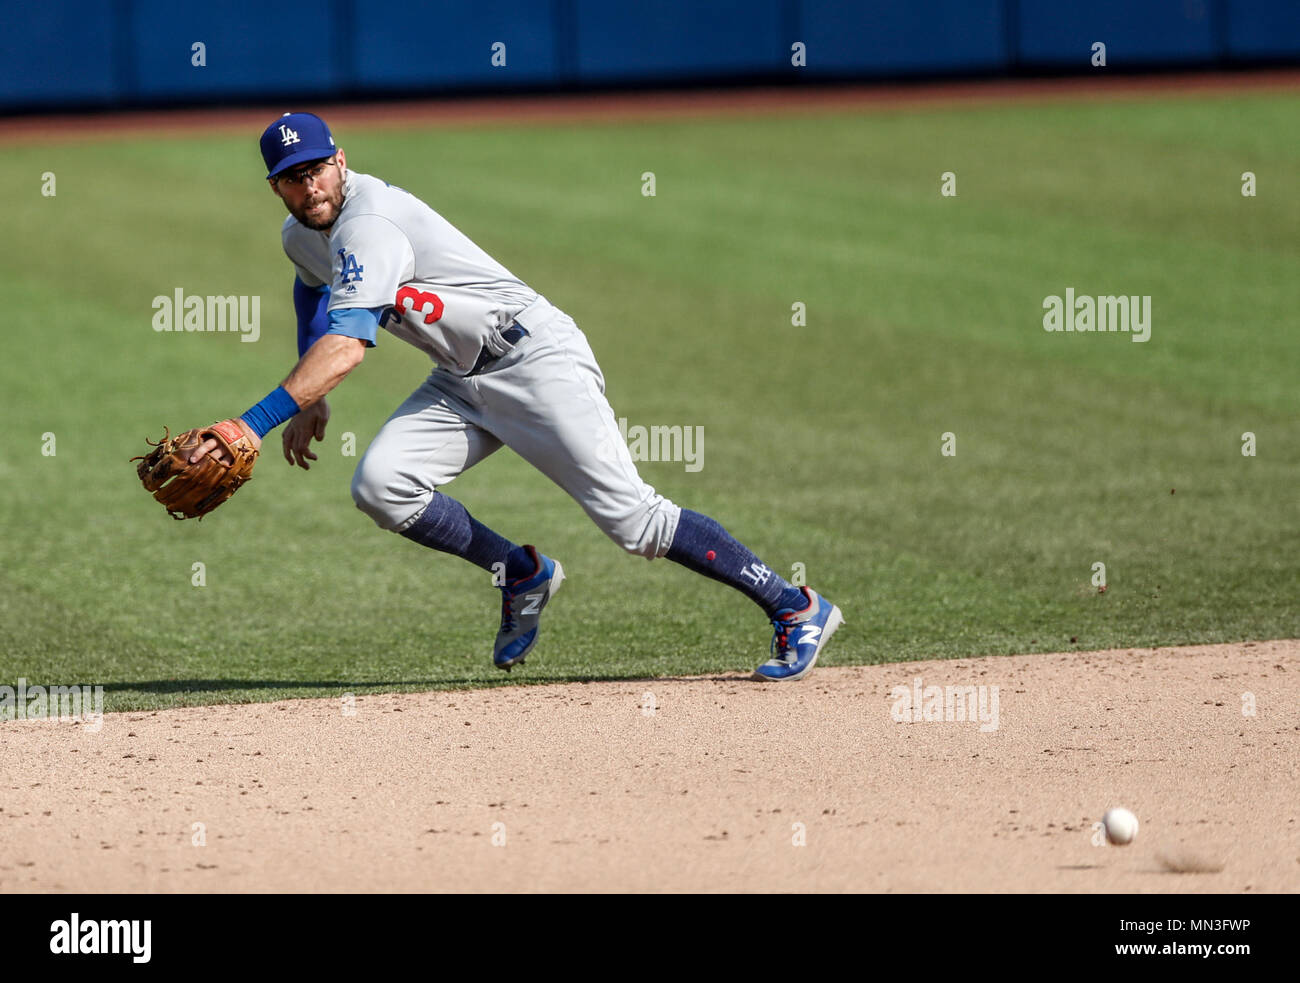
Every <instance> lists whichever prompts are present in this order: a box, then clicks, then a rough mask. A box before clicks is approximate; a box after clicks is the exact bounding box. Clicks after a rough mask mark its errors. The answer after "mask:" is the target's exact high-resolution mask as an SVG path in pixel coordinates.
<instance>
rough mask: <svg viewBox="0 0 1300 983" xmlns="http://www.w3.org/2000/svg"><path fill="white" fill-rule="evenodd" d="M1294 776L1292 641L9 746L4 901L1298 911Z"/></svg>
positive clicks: (556, 690)
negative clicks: (457, 894)
mask: <svg viewBox="0 0 1300 983" xmlns="http://www.w3.org/2000/svg"><path fill="white" fill-rule="evenodd" d="M918 677H919V678H920V679H921V681H922V683H921V685H923V686H927V687H928V686H931V685H938V686H945V687H946V686H968V685H969V686H973V687H980V686H983V687H987V689H986V690H985V691H984V694H985V696H986V699H985V701H984V704H983V706H984V709H985V710H986V711H987V712H986V713H985V716H984V720H985V722H984V723H983V724H981V723H980V721H979V720H975V721H969V720H967V721H962V720H958V719H954V720H952V721H951V722H950V721H948V720H947V719H940V720H933V719H931V720H925V719H920V720H917V721H915V722H910V723H909V722H906V721H899V720H896V719H895V718H896V717H898V716H902V713H901V707H900V705H899V703H900V701H899V700H898V699H897V694H895V692H894V689H895V687H902V688H903V689H906V690H909V691H910V690H911V689H912V688H913V686H914V681H915V680H916V679H917V678H918ZM993 687H997V695H996V700H995V699H994V691H993ZM925 698H926V699H928V696H926V697H925ZM995 708H996V713H994V712H993V710H994V709H995ZM1252 708H1253V714H1252V713H1251V712H1249V711H1250V710H1251V709H1252ZM945 716H946V715H945ZM954 716H956V714H954ZM1298 769H1300V642H1298V641H1278V642H1259V643H1249V642H1248V643H1244V644H1239V645H1211V646H1197V647H1191V648H1165V649H1144V650H1130V651H1116V652H1079V653H1068V654H1060V655H1034V656H1015V657H999V658H987V659H961V660H956V661H943V662H925V663H903V664H893V665H883V666H868V667H851V668H833V667H826V668H819V669H818V670H817V671H816V672H815V673H814V674H813V676H811V677H810V678H809V679H808V680H807V681H805V682H802V683H796V684H791V685H772V684H761V683H757V682H753V681H751V680H749V679H747V678H745V677H741V676H721V677H712V678H703V679H672V680H644V681H635V682H616V683H591V684H569V685H559V686H538V687H520V688H506V689H494V690H487V691H470V692H454V693H425V694H406V695H384V696H367V697H361V698H358V699H357V701H356V703H355V713H354V714H351V715H349V714H347V713H345V712H344V708H343V705H342V701H340V700H298V701H285V702H279V703H266V704H255V705H248V706H216V707H199V708H186V709H178V710H169V711H158V712H148V713H123V714H109V715H107V716H106V717H105V718H104V721H103V726H102V728H101V729H100V730H99V731H98V732H95V733H92V732H90V731H89V730H87V729H86V728H84V727H83V726H82V725H81V724H76V723H67V722H65V723H55V722H47V721H38V720H29V721H13V722H9V723H6V724H3V725H0V789H2V790H3V795H2V797H0V798H2V801H3V806H2V807H0V891H6V892H23V891H47V892H56V891H88V892H100V891H129V892H146V891H147V892H168V891H200V892H205V891H233V892H261V891H273V892H293V891H364V892H388V891H421V892H423V891H430V892H436V891H832V892H838V891H976V892H985V891H995V892H996V891H1059V892H1092V891H1121V892H1130V891H1134V892H1207V891H1208V892H1252V893H1255V892H1290V891H1296V890H1300V795H1297V790H1298V789H1300V771H1298ZM178 776H183V777H178ZM1116 804H1122V805H1124V806H1127V807H1128V808H1130V809H1132V810H1133V811H1134V812H1136V813H1137V815H1138V816H1139V818H1140V820H1141V824H1142V827H1141V831H1140V833H1139V835H1138V838H1137V840H1136V842H1135V843H1134V844H1133V845H1132V846H1129V847H1123V848H1120V847H1113V846H1105V845H1096V844H1095V843H1094V840H1095V838H1096V835H1095V833H1094V830H1093V823H1094V822H1095V821H1096V820H1097V819H1099V818H1100V816H1101V814H1102V812H1103V811H1104V810H1105V809H1106V808H1107V807H1108V806H1110V805H1116ZM196 823H201V824H202V826H201V827H197V826H195V825H194V824H196ZM497 824H500V825H497ZM200 833H201V834H202V835H201V837H200ZM200 839H202V841H203V842H202V843H201V844H199V845H196V843H197V842H198V841H199V840H200ZM801 840H802V843H803V845H796V844H798V843H799V842H800V841H801ZM494 841H495V842H494Z"/></svg>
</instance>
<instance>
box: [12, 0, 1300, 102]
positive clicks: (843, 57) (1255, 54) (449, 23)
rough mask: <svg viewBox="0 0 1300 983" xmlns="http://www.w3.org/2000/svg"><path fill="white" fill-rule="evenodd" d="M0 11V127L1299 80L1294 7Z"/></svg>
mask: <svg viewBox="0 0 1300 983" xmlns="http://www.w3.org/2000/svg"><path fill="white" fill-rule="evenodd" d="M2 2H3V7H0V11H3V13H4V15H5V16H4V23H5V25H6V30H5V31H4V32H3V33H0V111H16V110H39V109H56V108H59V107H64V106H75V107H103V108H112V107H117V106H130V105H148V104H165V103H201V102H221V101H241V100H242V101H260V100H265V99H280V98H285V97H300V98H304V99H306V98H315V99H344V98H350V97H357V96H359V97H365V96H368V95H388V94H402V93H412V94H421V93H437V92H454V91H456V90H458V89H511V88H514V89H556V88H565V87H582V86H595V85H609V84H623V83H627V84H638V83H646V84H654V83H660V82H666V81H670V80H687V81H710V80H712V81H720V80H725V79H731V78H736V79H756V78H763V79H769V80H780V79H783V78H785V79H791V80H794V79H797V78H800V77H806V78H808V79H810V80H811V79H816V78H827V77H836V78H882V77H907V76H915V75H941V74H955V75H960V74H980V75H996V74H1001V73H1006V72H1011V71H1024V70H1029V71H1033V70H1038V69H1041V70H1049V71H1059V70H1065V71H1069V70H1071V69H1072V68H1074V67H1077V69H1078V70H1079V71H1084V72H1086V71H1092V70H1093V69H1092V68H1091V65H1090V59H1091V57H1092V45H1093V43H1094V42H1096V41H1102V42H1104V43H1105V44H1106V63H1107V67H1108V68H1112V69H1119V70H1124V69H1131V68H1141V67H1145V66H1151V65H1158V66H1168V65H1186V66H1188V67H1192V66H1206V67H1209V66H1214V65H1224V64H1242V63H1249V62H1251V61H1270V62H1276V61H1294V62H1300V0H655V2H654V3H650V4H628V3H626V2H624V0H433V2H430V0H317V2H316V3H315V4H314V5H313V6H311V7H301V8H293V7H288V8H285V7H276V6H275V5H274V4H267V3H265V0H260V2H258V0H215V2H212V3H207V4H189V3H184V2H178V0H47V2H43V3H24V2H20V0H2ZM196 44H201V45H202V49H201V58H200V51H199V50H198V49H196V48H195V45H196ZM796 44H801V45H802V46H803V52H804V58H805V64H804V65H803V66H799V67H796V66H795V65H793V64H792V55H793V53H794V52H793V50H792V46H793V45H796ZM200 60H202V61H203V64H202V65H200V64H197V62H198V61H200Z"/></svg>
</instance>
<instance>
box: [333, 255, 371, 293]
mask: <svg viewBox="0 0 1300 983" xmlns="http://www.w3.org/2000/svg"><path fill="white" fill-rule="evenodd" d="M339 262H340V263H341V264H342V268H341V271H340V273H339V283H342V284H344V285H345V286H346V287H347V291H346V292H347V293H350V294H354V293H356V292H357V284H358V283H360V282H361V274H362V273H364V272H365V270H366V268H365V267H364V266H358V265H357V254H356V253H350V252H348V251H347V250H345V249H340V250H339Z"/></svg>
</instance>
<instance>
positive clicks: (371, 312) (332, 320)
mask: <svg viewBox="0 0 1300 983" xmlns="http://www.w3.org/2000/svg"><path fill="white" fill-rule="evenodd" d="M385 310H386V308H383V307H336V308H334V310H332V311H330V312H329V329H328V330H327V331H326V332H325V333H326V334H341V335H344V336H345V337H348V338H359V339H360V340H361V341H364V342H365V343H366V347H367V348H373V347H375V338H376V337H377V336H378V334H379V319H380V318H381V317H382V316H383V313H384V311H385Z"/></svg>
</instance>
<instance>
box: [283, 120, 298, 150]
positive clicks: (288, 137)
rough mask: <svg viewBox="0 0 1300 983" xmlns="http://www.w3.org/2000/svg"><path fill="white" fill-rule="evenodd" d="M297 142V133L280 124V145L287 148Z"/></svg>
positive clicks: (286, 124)
mask: <svg viewBox="0 0 1300 983" xmlns="http://www.w3.org/2000/svg"><path fill="white" fill-rule="evenodd" d="M297 142H298V131H297V130H294V129H290V127H289V124H288V123H281V124H280V144H281V146H284V147H288V146H290V145H292V144H295V143H297Z"/></svg>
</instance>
